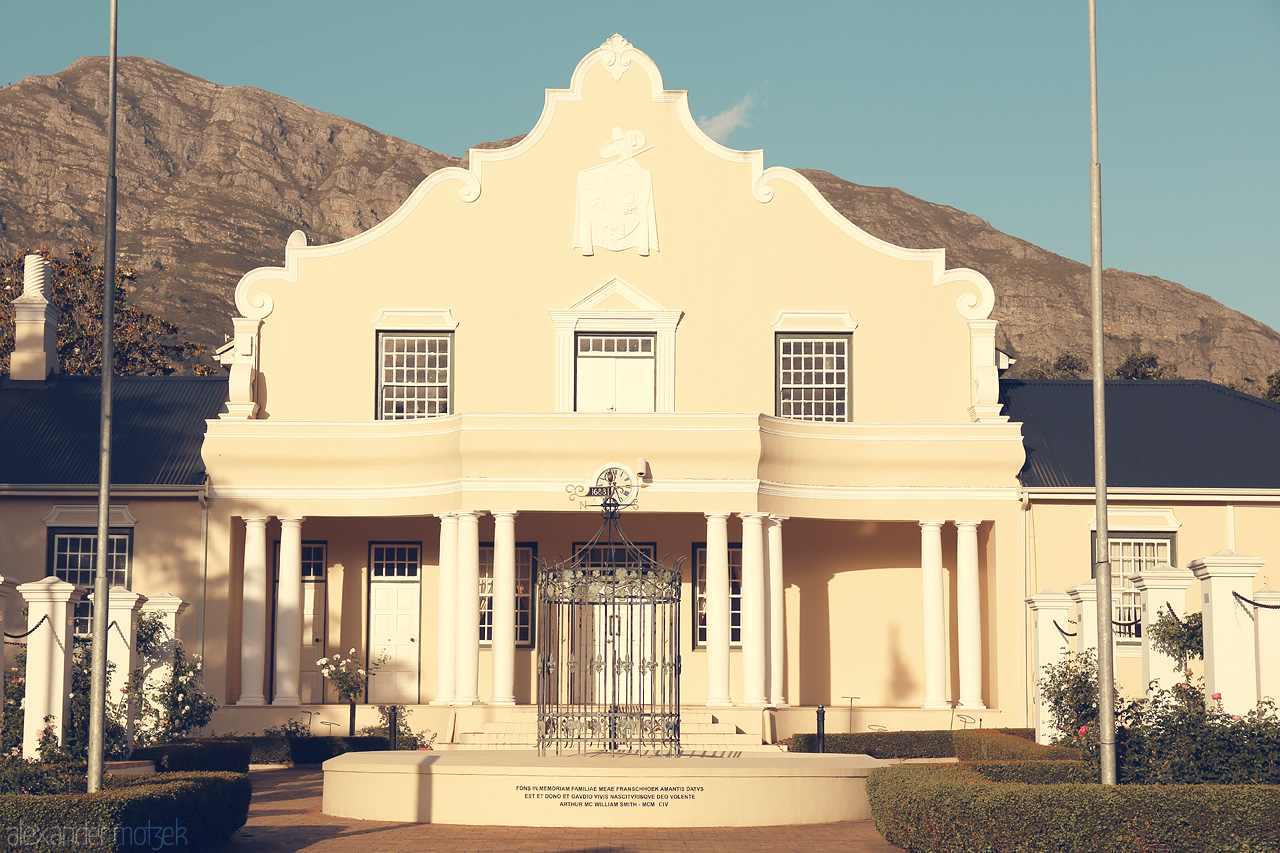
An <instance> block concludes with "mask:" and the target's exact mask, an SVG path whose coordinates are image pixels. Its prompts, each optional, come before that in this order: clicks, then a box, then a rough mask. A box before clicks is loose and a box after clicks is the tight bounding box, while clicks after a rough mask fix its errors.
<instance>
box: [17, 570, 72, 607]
mask: <svg viewBox="0 0 1280 853" xmlns="http://www.w3.org/2000/svg"><path fill="white" fill-rule="evenodd" d="M86 591H87V590H86V589H85V588H84V587H82V586H76V585H75V584H73V583H67V582H66V581H64V580H59V579H58V578H57V577H55V576H54V575H49V576H48V577H44V578H41V579H40V580H38V581H31V583H24V584H22V585H20V586H19V587H18V594H19V595H21V596H22V598H23V600H24V601H26V602H27V603H28V604H34V603H35V602H37V601H40V602H54V601H79V600H80V599H81V598H82V597H83V596H84V594H85V592H86Z"/></svg>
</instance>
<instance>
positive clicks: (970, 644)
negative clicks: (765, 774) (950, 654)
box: [956, 521, 987, 709]
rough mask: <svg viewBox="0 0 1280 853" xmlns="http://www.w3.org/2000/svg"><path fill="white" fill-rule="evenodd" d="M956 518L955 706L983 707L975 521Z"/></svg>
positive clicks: (980, 618)
mask: <svg viewBox="0 0 1280 853" xmlns="http://www.w3.org/2000/svg"><path fill="white" fill-rule="evenodd" d="M981 523H982V522H981V521H957V522H956V629H957V631H956V633H957V634H958V635H959V646H960V648H959V650H958V651H959V655H958V657H959V659H960V661H959V662H960V702H959V703H958V704H957V705H956V707H957V708H979V709H981V708H985V707H987V706H986V705H985V704H984V703H983V701H982V587H981V584H980V583H979V580H978V525H979V524H981Z"/></svg>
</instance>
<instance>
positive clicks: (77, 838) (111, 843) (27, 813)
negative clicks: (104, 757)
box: [0, 773, 251, 853]
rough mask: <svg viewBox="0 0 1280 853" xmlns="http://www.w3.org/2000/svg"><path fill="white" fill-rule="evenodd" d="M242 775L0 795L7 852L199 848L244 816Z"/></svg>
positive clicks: (157, 778) (121, 779) (125, 780)
mask: <svg viewBox="0 0 1280 853" xmlns="http://www.w3.org/2000/svg"><path fill="white" fill-rule="evenodd" d="M250 794H251V790H250V787H249V777H248V776H246V775H244V774H242V773H172V774H163V775H147V776H114V777H111V778H110V779H109V780H108V781H107V786H106V789H105V790H103V791H100V792H98V793H95V794H51V795H43V796H41V795H34V794H0V826H3V827H5V832H6V833H8V834H7V836H6V837H5V842H6V845H7V848H8V849H34V850H48V849H73V850H85V851H97V852H98V853H103V852H104V851H107V852H109V853H115V851H125V850H139V849H144V850H146V849H161V848H163V847H174V846H177V847H200V846H205V845H210V844H218V843H221V842H223V841H226V840H227V839H228V838H230V837H231V834H232V833H234V832H235V831H236V830H237V829H239V828H240V827H241V826H244V824H245V822H246V821H247V820H248V819H249V797H250Z"/></svg>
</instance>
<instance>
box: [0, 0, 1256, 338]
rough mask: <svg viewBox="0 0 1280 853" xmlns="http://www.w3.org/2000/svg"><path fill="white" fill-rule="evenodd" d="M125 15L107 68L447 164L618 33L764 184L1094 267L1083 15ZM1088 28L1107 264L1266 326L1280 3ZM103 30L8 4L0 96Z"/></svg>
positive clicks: (1018, 4) (928, 5)
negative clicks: (128, 62)
mask: <svg viewBox="0 0 1280 853" xmlns="http://www.w3.org/2000/svg"><path fill="white" fill-rule="evenodd" d="M120 5H121V7H122V8H121V18H120V53H121V54H122V55H130V54H134V55H144V56H150V57H153V58H155V59H158V60H160V61H162V62H166V63H168V64H170V65H173V66H175V67H177V68H180V69H182V70H184V71H187V72H190V73H192V74H196V75H198V76H201V77H205V78H207V79H209V80H212V81H214V82H216V83H222V84H226V85H247V86H256V87H258V88H261V89H266V90H268V91H271V92H275V93H277V94H280V95H284V96H286V97H289V98H292V99H294V100H296V101H299V102H301V103H303V104H307V105H308V106H311V107H315V108H317V109H321V110H325V111H327V112H332V113H337V114H339V115H342V116H345V117H347V118H350V119H353V120H355V121H359V122H362V123H364V124H367V125H369V126H370V127H373V128H375V129H377V130H380V131H382V132H384V133H390V134H394V135H396V136H400V137H403V138H405V139H408V140H410V141H412V142H415V143H418V144H420V145H424V146H426V147H428V148H431V149H433V150H436V151H442V152H445V153H449V154H461V153H462V152H463V151H464V150H465V149H466V148H467V147H468V146H469V145H471V144H473V143H476V142H481V141H485V140H493V139H502V138H506V137H509V136H514V135H516V134H518V133H523V132H525V131H526V130H528V129H529V128H530V127H531V126H532V125H533V123H534V122H535V121H536V119H537V117H538V114H539V112H540V110H541V107H542V90H543V89H544V88H547V87H553V88H559V87H563V86H565V85H567V83H568V80H569V75H570V73H571V72H572V70H573V68H574V66H575V65H576V64H577V62H578V60H579V59H580V58H581V57H582V56H583V55H585V54H586V53H588V52H589V51H591V50H592V49H594V48H595V47H597V46H598V45H599V44H600V43H601V42H602V41H604V40H605V39H606V38H608V36H610V35H611V34H612V33H614V32H620V33H622V34H623V35H624V36H626V37H627V38H628V39H629V40H630V41H631V42H632V43H633V44H634V45H635V46H636V47H638V48H640V49H641V50H643V51H645V52H646V53H648V54H649V55H650V56H651V57H653V59H654V60H655V61H656V62H657V64H658V67H659V68H660V69H661V70H662V72H663V77H664V80H665V82H666V85H667V87H668V88H671V89H687V90H689V92H690V105H691V108H692V110H693V113H694V116H695V117H702V116H705V117H707V118H713V117H716V116H720V115H721V114H728V115H726V116H725V117H724V118H722V120H721V122H720V127H721V129H722V132H723V131H727V132H728V135H727V139H726V142H727V144H729V145H731V146H733V147H735V148H763V149H764V151H765V159H766V162H767V163H768V164H769V165H786V166H793V167H810V168H818V169H825V170H827V171H830V172H834V173H835V174H837V175H840V176H841V177H843V178H847V179H848V180H851V181H855V182H857V183H862V184H873V185H888V186H895V187H899V188H901V189H903V190H905V191H907V192H909V193H912V194H913V195H917V196H919V197H921V198H924V199H927V200H929V201H932V202H938V203H942V204H949V205H952V206H954V207H958V208H961V209H963V210H966V211H968V212H970V213H974V214H976V215H978V216H980V217H982V218H984V219H987V220H989V221H990V222H991V223H992V224H993V225H994V226H995V227H997V228H999V229H1001V230H1003V231H1006V232H1008V233H1010V234H1013V235H1015V236H1018V237H1022V238H1024V239H1027V240H1030V241H1031V242H1033V243H1037V244H1039V245H1041V246H1043V247H1045V248H1046V249H1049V250H1051V251H1054V252H1057V253H1059V254H1062V255H1065V256H1067V257H1070V258H1074V259H1076V260H1080V261H1085V262H1087V261H1088V257H1089V206H1088V163H1089V135H1088V134H1089V124H1088V121H1089V115H1088V61H1087V60H1088V52H1087V50H1088V48H1087V28H1086V10H1087V6H1086V2H1085V0H1072V1H1071V2H1069V1H1068V0H1052V2H1044V0H1030V2H1029V1H1028V0H969V2H956V0H898V2H885V0H874V2H871V0H843V2H805V0H796V2H792V3H791V4H789V5H784V4H782V3H779V2H767V3H766V2H756V0H734V2H720V0H708V2H689V0H685V2H681V3H675V2H650V3H644V2H633V3H620V2H614V3H603V2H598V0H597V2H590V3H587V2H578V0H572V2H555V3H549V2H538V0H520V2H489V3H480V4H473V3H459V2H456V0H455V2H449V3H429V2H408V0H405V2H385V0H382V1H381V2H380V1H379V0H362V1H361V2H346V3H337V2H332V0H305V2H304V1H303V0H217V2H199V3H197V2H191V0H183V2H179V1H178V0H120ZM1099 7H1100V8H1099V12H1098V17H1099V31H1098V40H1099V52H1100V59H1099V66H1100V76H1101V83H1100V92H1101V95H1100V101H1101V124H1102V170H1103V211H1104V227H1105V238H1104V248H1103V259H1104V262H1105V264H1106V265H1107V266H1108V267H1118V268H1122V269H1128V270H1133V271H1136V272H1141V273H1147V274H1152V275H1159V276H1162V277H1164V278H1168V279H1172V280H1174V281H1178V282H1180V283H1182V284H1185V285H1187V286H1188V287H1191V288H1193V289H1195V290H1200V291H1203V292H1205V293H1208V294H1210V295H1211V296H1213V297H1215V298H1217V299H1219V300H1220V301H1222V302H1224V303H1226V304H1227V305H1229V306H1231V307H1232V308H1236V309H1238V310H1241V311H1244V312H1245V313H1247V314H1251V315H1252V316H1254V317H1256V318H1258V319H1259V320H1262V321H1263V322H1266V323H1268V324H1269V325H1271V326H1272V327H1274V328H1280V276H1277V273H1276V271H1275V268H1274V266H1273V264H1272V256H1273V254H1274V253H1275V252H1274V248H1275V247H1276V246H1277V245H1280V2H1278V0H1226V2H1222V3H1215V4H1210V3H1204V2H1190V0H1125V2H1115V0H1099ZM108 8H109V6H108V3H107V0H95V2H88V0H7V2H6V3H5V4H4V9H3V13H2V14H0V21H3V24H4V30H5V32H6V33H7V35H8V37H7V38H6V39H5V44H4V49H3V50H2V51H0V85H2V84H8V83H13V82H16V81H18V80H19V79H21V78H23V77H26V76H29V75H33V74H50V73H53V72H56V71H59V70H61V69H62V68H64V67H66V66H67V65H68V64H70V63H71V62H72V61H73V60H74V59H76V58H77V57H80V56H85V55H89V54H104V53H106V45H107V10H108ZM735 108H736V112H733V111H734V110H735ZM731 116H737V117H738V118H739V119H741V121H740V122H738V123H735V122H733V121H729V120H728V119H729V118H730V117H731ZM730 128H732V129H731V130H730ZM0 191H3V187H0ZM1157 307H1158V306H1157Z"/></svg>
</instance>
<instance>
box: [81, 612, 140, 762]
mask: <svg viewBox="0 0 1280 853" xmlns="http://www.w3.org/2000/svg"><path fill="white" fill-rule="evenodd" d="M93 600H94V595H93V593H89V601H93ZM146 600H147V597H146V596H145V595H138V593H136V592H131V591H130V590H127V589H125V588H124V587H122V586H113V587H112V588H111V589H110V590H109V591H108V593H107V613H108V616H107V663H109V664H111V665H112V666H113V667H114V670H113V671H112V672H111V673H110V674H108V676H107V701H108V702H110V703H112V704H116V703H120V702H121V701H122V700H124V699H125V698H126V697H125V694H124V692H122V690H121V688H122V687H128V685H129V673H131V672H133V670H134V667H136V666H137V665H138V655H137V639H138V613H139V612H141V611H142V605H143V604H144V603H145V602H146ZM133 716H134V707H133V703H132V702H126V703H125V709H124V726H125V731H126V732H128V734H129V736H130V738H132V736H133Z"/></svg>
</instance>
